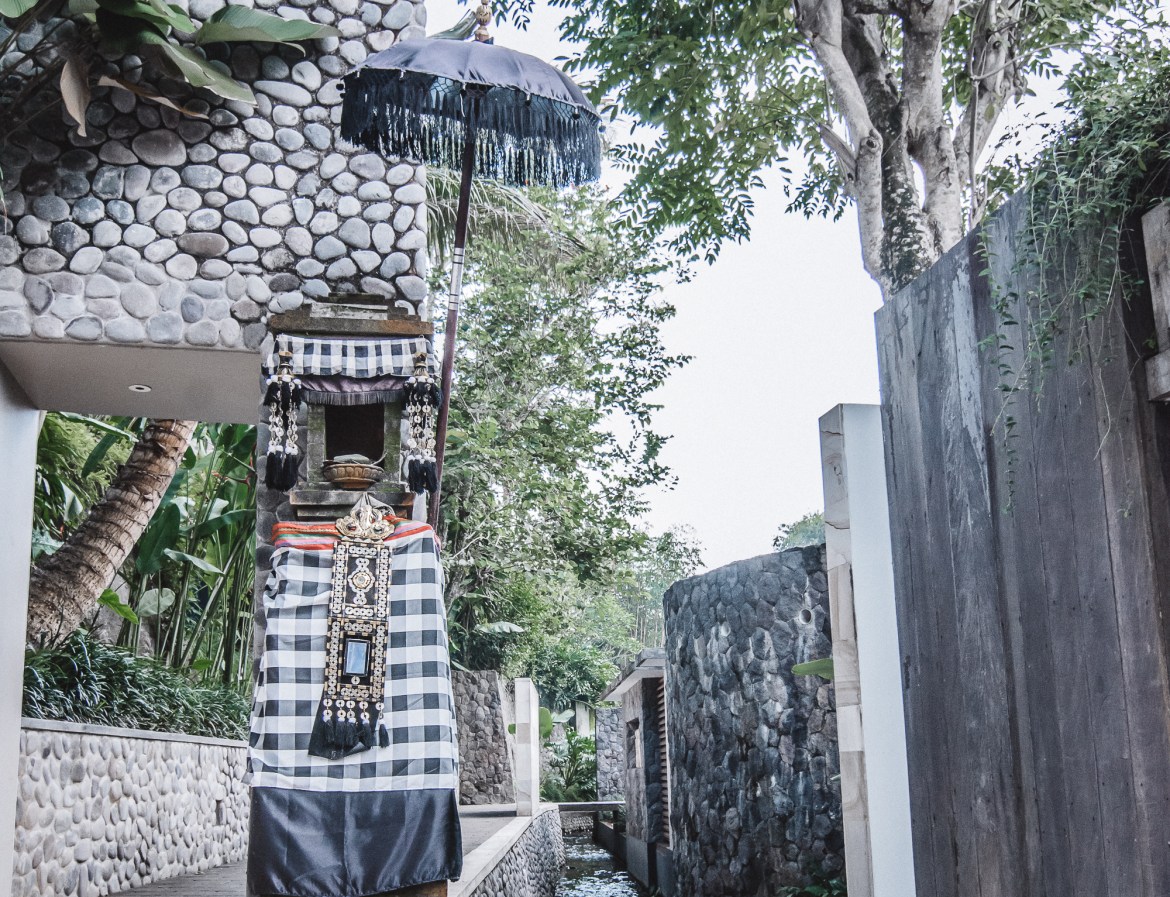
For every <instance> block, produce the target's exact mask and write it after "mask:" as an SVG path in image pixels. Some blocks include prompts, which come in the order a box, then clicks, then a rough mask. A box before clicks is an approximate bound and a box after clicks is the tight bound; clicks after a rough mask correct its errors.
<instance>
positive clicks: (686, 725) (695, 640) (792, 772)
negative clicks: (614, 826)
mask: <svg viewBox="0 0 1170 897" xmlns="http://www.w3.org/2000/svg"><path fill="white" fill-rule="evenodd" d="M664 605H665V610H666V651H667V663H668V672H667V694H668V697H667V701H668V718H669V720H670V733H669V737H670V763H671V768H670V772H671V794H672V800H671V802H672V807H671V827H672V844H671V846H672V848H673V851H674V861H675V871H676V875H677V883H678V893H679V895H680V897H714V895H728V897H730V895H735V897H764V895H767V894H773V893H775V890H776V888H777V887H779V886H781V885H787V884H798V883H805V882H806V881H807V874H808V872H809V871H810V870H812V869H814V868H817V867H819V868H822V869H824V870H825V871H828V872H836V871H839V870H841V869H842V868H843V865H844V860H843V845H844V841H843V838H842V834H841V795H840V790H839V785H838V783H837V782H836V781H835V777H836V776H837V774H838V773H839V771H840V766H839V763H838V758H837V726H836V713H835V710H834V704H833V689H832V686H831V685H830V684H827V683H825V682H824V680H822V679H819V678H817V677H813V676H794V675H793V674H792V665H793V664H796V663H802V662H804V661H808V660H814V659H817V658H820V657H828V656H830V654H831V650H832V643H831V635H830V630H829V609H828V588H827V581H826V577H825V554H824V547H823V546H817V547H811V548H795V549H791V550H789V551H784V552H779V553H773V554H766V555H762V556H760V557H757V558H752V559H750V560H745V561H739V562H738V563H735V564H730V565H728V566H726V567H721V568H719V569H718V570H713V571H711V572H710V573H706V574H704V575H702V576H696V577H692V578H690V579H685V580H682V581H680V582H677V583H675V584H674V585H673V586H671V588H670V590H669V591H668V592H667V593H666V596H665V599H664Z"/></svg>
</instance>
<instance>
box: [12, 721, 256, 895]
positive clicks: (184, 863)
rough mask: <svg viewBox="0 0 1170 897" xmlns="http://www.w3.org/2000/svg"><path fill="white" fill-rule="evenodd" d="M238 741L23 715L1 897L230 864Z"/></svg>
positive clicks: (235, 856)
mask: <svg viewBox="0 0 1170 897" xmlns="http://www.w3.org/2000/svg"><path fill="white" fill-rule="evenodd" d="M245 753H246V748H245V745H244V743H243V742H227V741H220V740H218V739H210V738H204V739H191V740H185V737H184V736H174V735H158V734H157V733H153V732H134V731H132V730H125V729H108V728H105V727H101V726H81V725H77V724H73V723H53V722H44V721H40V720H35V721H32V720H26V721H25V727H24V728H23V729H22V730H21V733H20V761H19V762H20V766H19V770H20V794H19V797H18V799H17V807H16V820H17V822H16V843H15V848H16V850H15V861H14V864H13V877H12V894H13V897H37V895H43V894H96V895H101V894H111V893H114V892H116V891H124V890H126V889H127V888H132V887H137V886H138V885H143V884H146V883H148V882H151V881H157V880H159V879H163V878H171V877H173V876H176V875H183V874H186V873H190V872H204V871H206V870H208V869H211V868H213V867H215V866H220V865H223V864H225V863H235V862H239V861H240V860H242V859H243V858H244V854H245V851H246V850H247V845H248V788H247V786H246V785H245V784H244V781H243V778H244V772H245V765H246V757H245Z"/></svg>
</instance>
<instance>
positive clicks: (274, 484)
mask: <svg viewBox="0 0 1170 897" xmlns="http://www.w3.org/2000/svg"><path fill="white" fill-rule="evenodd" d="M300 403H301V381H300V380H298V379H297V378H296V377H295V376H294V375H293V371H292V353H291V352H289V351H287V350H282V351H281V352H280V366H279V367H278V368H277V371H276V373H275V374H273V375H272V376H271V377H269V378H268V383H267V386H266V387H265V390H264V404H265V405H267V406H268V452H267V461H266V463H265V470H264V484H265V485H266V486H267V487H268V488H269V489H277V490H279V491H281V492H287V491H288V490H289V489H291V488H292V487H293V486H295V485H296V484H297V473H298V471H299V468H300V461H301V459H300V452H299V450H298V448H297V439H298V434H297V411H298V408H299V406H300Z"/></svg>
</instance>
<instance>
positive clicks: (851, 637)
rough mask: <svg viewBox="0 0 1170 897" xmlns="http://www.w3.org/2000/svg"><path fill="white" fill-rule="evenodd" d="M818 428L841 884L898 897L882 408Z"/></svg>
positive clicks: (906, 826)
mask: <svg viewBox="0 0 1170 897" xmlns="http://www.w3.org/2000/svg"><path fill="white" fill-rule="evenodd" d="M820 429H821V464H822V474H823V478H824V490H825V553H826V567H827V569H828V575H829V611H830V615H831V618H832V626H833V671H834V675H835V680H834V684H835V686H836V692H837V738H838V750H839V752H840V757H841V802H842V809H843V825H844V834H845V871H846V877H847V884H848V889H849V894H850V897H904V895H906V894H914V893H915V886H914V861H913V857H914V851H913V842H912V840H911V836H910V792H909V782H908V778H907V768H906V730H905V724H904V717H903V713H902V680H901V668H900V650H899V645H898V629H897V617H896V615H895V608H894V572H893V558H892V555H891V549H890V521H889V511H888V507H889V506H888V504H887V499H886V469H885V456H884V449H883V443H882V424H881V409H880V408H879V407H878V406H877V405H838V406H837V407H836V408H834V409H833V410H832V411H830V412H828V413H827V414H825V415H824V417H822V418H821V421H820ZM863 696H864V699H865V702H866V703H867V704H868V705H869V707H870V708H871V709H872V710H873V712H872V713H871V714H869V715H868V716H867V715H865V713H864V711H863V706H862V698H863Z"/></svg>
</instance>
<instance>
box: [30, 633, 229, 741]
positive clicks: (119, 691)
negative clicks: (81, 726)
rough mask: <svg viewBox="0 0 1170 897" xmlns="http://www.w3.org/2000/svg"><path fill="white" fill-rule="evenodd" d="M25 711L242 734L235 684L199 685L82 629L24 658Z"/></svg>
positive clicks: (167, 728)
mask: <svg viewBox="0 0 1170 897" xmlns="http://www.w3.org/2000/svg"><path fill="white" fill-rule="evenodd" d="M23 713H24V715H25V716H29V717H32V718H34V719H59V720H69V721H72V722H79V723H95V724H98V725H107V726H120V727H123V728H132V729H150V730H155V731H161V732H175V731H178V732H187V733H189V734H192V735H207V736H213V737H218V738H244V737H246V733H247V719H248V701H247V699H246V698H245V697H243V696H242V695H241V694H240V692H239V691H238V690H237V689H232V688H224V687H222V686H200V685H196V684H193V683H192V682H191V681H190V679H188V678H187V677H185V676H183V675H181V674H179V673H177V672H175V671H174V670H170V669H167V668H166V667H164V666H162V665H161V664H158V663H155V662H153V661H149V660H145V659H143V658H135V657H134V656H133V655H132V654H130V652H128V651H126V650H124V649H122V648H116V647H112V646H110V645H105V644H102V643H101V642H99V641H98V640H97V639H95V638H93V637H92V636H90V635H88V634H87V633H85V632H83V631H78V632H75V633H74V634H73V635H71V636H70V637H69V639H68V640H67V641H66V642H65V643H63V644H62V645H59V646H57V647H53V648H45V649H38V650H31V651H29V652H28V654H27V656H26V658H25V669H24V709H23Z"/></svg>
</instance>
